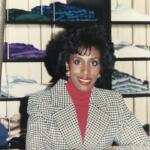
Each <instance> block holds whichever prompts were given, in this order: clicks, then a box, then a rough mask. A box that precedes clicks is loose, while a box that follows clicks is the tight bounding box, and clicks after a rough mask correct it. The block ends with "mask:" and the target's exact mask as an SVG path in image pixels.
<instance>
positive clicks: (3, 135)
mask: <svg viewBox="0 0 150 150" xmlns="http://www.w3.org/2000/svg"><path fill="white" fill-rule="evenodd" d="M7 138H8V130H7V129H6V128H5V127H4V126H3V125H2V124H1V123H0V147H2V146H6V145H7V140H6V139H7Z"/></svg>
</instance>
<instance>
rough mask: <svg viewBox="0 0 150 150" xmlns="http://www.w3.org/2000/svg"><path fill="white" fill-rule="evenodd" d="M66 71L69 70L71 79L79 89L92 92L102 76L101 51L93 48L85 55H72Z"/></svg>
mask: <svg viewBox="0 0 150 150" xmlns="http://www.w3.org/2000/svg"><path fill="white" fill-rule="evenodd" d="M66 69H67V70H69V77H70V78H71V80H72V82H73V84H74V86H75V87H76V88H77V89H79V90H81V91H87V90H90V89H91V88H92V87H93V86H94V84H95V82H96V80H97V78H98V77H99V76H100V74H99V73H100V53H99V51H98V50H97V49H96V48H95V47H92V48H91V51H90V50H87V53H86V54H85V55H79V54H71V55H70V58H69V62H68V63H66Z"/></svg>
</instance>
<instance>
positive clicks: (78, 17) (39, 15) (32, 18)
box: [7, 2, 97, 23]
mask: <svg viewBox="0 0 150 150" xmlns="http://www.w3.org/2000/svg"><path fill="white" fill-rule="evenodd" d="M7 14H8V15H7V16H8V18H7V21H12V22H38V23H40V22H41V23H42V22H45V23H49V22H50V21H96V20H97V19H96V15H95V12H94V11H93V10H90V9H87V8H83V7H80V6H77V5H75V4H63V3H60V2H55V3H51V4H50V5H49V6H46V5H40V6H35V7H33V8H32V9H31V11H25V10H21V9H8V10H7Z"/></svg>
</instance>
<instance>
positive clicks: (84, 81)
mask: <svg viewBox="0 0 150 150" xmlns="http://www.w3.org/2000/svg"><path fill="white" fill-rule="evenodd" d="M78 80H79V82H80V83H81V84H90V83H91V79H83V78H78Z"/></svg>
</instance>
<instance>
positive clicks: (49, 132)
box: [26, 80, 150, 150]
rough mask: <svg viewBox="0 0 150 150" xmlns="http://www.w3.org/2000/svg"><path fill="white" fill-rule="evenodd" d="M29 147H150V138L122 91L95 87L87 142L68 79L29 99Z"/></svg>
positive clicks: (126, 149) (78, 149) (52, 149)
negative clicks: (128, 106) (67, 82)
mask: <svg viewBox="0 0 150 150" xmlns="http://www.w3.org/2000/svg"><path fill="white" fill-rule="evenodd" d="M28 114H29V119H28V127H27V137H26V149H27V150H103V149H105V148H110V147H111V145H112V143H113V141H115V142H116V143H117V144H118V145H120V146H117V147H114V148H115V149H118V150H150V138H149V137H148V136H147V135H146V133H145V131H144V130H143V128H142V126H141V124H140V123H139V122H138V121H137V119H136V118H135V117H134V115H133V114H132V113H130V112H129V111H128V109H127V106H126V105H125V103H124V101H123V99H122V97H121V95H120V94H118V93H117V92H114V91H110V90H104V89H97V88H95V87H94V88H93V90H92V95H91V98H90V105H89V114H88V121H87V128H86V134H85V140H84V143H82V138H81V135H80V130H79V126H78V121H77V117H76V112H75V108H74V105H73V103H72V101H71V97H70V96H69V95H68V92H67V90H66V87H65V81H64V80H59V81H58V82H57V84H56V85H55V86H54V87H52V88H50V89H47V90H45V91H42V92H40V93H38V94H35V95H33V96H31V97H30V98H29V103H28Z"/></svg>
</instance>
